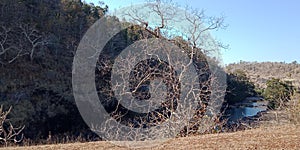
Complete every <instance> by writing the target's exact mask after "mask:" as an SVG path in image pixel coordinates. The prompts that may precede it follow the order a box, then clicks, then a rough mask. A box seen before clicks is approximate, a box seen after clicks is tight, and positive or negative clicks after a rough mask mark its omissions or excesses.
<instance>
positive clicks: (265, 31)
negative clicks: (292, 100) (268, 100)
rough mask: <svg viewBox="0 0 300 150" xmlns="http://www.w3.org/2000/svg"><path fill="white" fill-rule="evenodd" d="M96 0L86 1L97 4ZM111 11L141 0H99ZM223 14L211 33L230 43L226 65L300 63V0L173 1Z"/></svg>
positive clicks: (208, 13)
mask: <svg viewBox="0 0 300 150" xmlns="http://www.w3.org/2000/svg"><path fill="white" fill-rule="evenodd" d="M98 1H99V0H86V2H94V3H95V4H97V2H98ZM102 1H104V3H105V4H106V5H108V6H109V9H110V10H111V11H112V10H114V9H118V8H120V7H124V6H130V5H131V4H136V3H141V2H144V0H102ZM173 1H174V2H176V3H178V4H180V5H183V6H185V5H189V6H192V7H194V8H198V9H204V10H205V12H206V14H207V15H208V16H220V15H223V16H225V23H226V24H228V27H227V29H225V30H219V31H217V32H213V33H212V35H213V36H214V37H216V38H217V39H219V40H221V41H222V42H223V43H224V44H229V46H230V48H229V49H228V50H225V51H222V53H223V61H224V63H225V64H228V63H233V62H239V61H240V60H243V61H258V62H261V61H281V62H283V61H285V62H292V61H294V60H296V61H297V62H300V1H299V0H286V1H284V0H243V1H242V0H241V1H239V0H173Z"/></svg>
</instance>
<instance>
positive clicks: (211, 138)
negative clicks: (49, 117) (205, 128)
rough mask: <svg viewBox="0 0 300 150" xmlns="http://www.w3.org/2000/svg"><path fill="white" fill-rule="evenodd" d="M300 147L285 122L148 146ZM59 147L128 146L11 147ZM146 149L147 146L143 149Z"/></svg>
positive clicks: (299, 133)
mask: <svg viewBox="0 0 300 150" xmlns="http://www.w3.org/2000/svg"><path fill="white" fill-rule="evenodd" d="M299 147H300V127H299V126H295V125H281V126H276V127H268V128H266V127H260V128H258V129H252V130H245V131H238V132H234V133H222V134H208V135H201V136H193V137H185V138H177V139H171V140H169V141H167V142H165V143H164V144H162V145H160V146H158V147H152V148H148V149H297V148H299ZM29 149H31V150H35V149H36V150H38V149H45V150H54V149H55V150H56V149H73V150H79V149H90V150H94V149H97V150H100V149H127V148H126V147H120V146H116V145H113V144H111V143H109V142H89V143H72V144H57V145H42V146H31V147H9V148H7V150H29ZM143 149H145V148H143Z"/></svg>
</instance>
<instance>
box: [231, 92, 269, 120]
mask: <svg viewBox="0 0 300 150" xmlns="http://www.w3.org/2000/svg"><path fill="white" fill-rule="evenodd" d="M267 105H268V102H267V101H265V100H263V99H262V98H260V97H248V98H246V99H245V100H243V101H242V102H240V103H236V104H234V105H231V106H229V107H228V108H227V110H226V112H225V115H226V116H228V122H229V123H234V122H237V121H238V120H240V119H242V118H244V117H251V116H255V115H257V114H258V113H259V112H261V111H266V110H267Z"/></svg>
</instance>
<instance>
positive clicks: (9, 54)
mask: <svg viewBox="0 0 300 150" xmlns="http://www.w3.org/2000/svg"><path fill="white" fill-rule="evenodd" d="M49 44H51V39H50V38H48V37H47V36H45V35H43V34H42V33H40V32H39V31H38V30H37V29H36V28H35V26H34V25H32V24H23V23H16V24H15V25H14V26H10V27H8V26H7V25H0V63H1V64H2V65H4V64H6V63H9V64H10V63H13V62H14V61H15V60H17V59H18V58H20V57H22V56H26V55H27V56H28V55H29V57H30V60H33V57H34V54H35V52H36V50H37V49H39V48H40V49H41V48H42V47H43V46H46V45H49Z"/></svg>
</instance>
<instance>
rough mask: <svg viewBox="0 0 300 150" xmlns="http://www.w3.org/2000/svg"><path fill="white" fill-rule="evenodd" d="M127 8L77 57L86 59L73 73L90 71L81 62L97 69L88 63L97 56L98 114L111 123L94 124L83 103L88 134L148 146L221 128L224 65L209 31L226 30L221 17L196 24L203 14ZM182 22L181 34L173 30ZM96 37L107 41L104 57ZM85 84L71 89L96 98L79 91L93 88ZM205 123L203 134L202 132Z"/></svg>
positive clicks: (155, 6) (87, 40) (88, 39)
mask: <svg viewBox="0 0 300 150" xmlns="http://www.w3.org/2000/svg"><path fill="white" fill-rule="evenodd" d="M126 10H127V11H125V13H123V14H122V15H123V18H124V20H125V21H124V22H120V23H119V24H120V25H113V24H111V25H110V24H109V23H110V22H113V21H112V20H113V19H112V20H110V19H111V18H113V17H107V18H105V19H103V20H101V21H100V22H99V23H100V24H99V25H96V26H95V27H97V28H95V29H93V28H92V29H90V30H89V31H88V32H87V35H86V36H85V37H83V41H82V43H81V44H80V45H79V50H78V51H77V53H78V52H79V53H81V54H85V55H86V56H88V57H87V58H88V59H86V60H85V59H75V60H77V61H79V62H75V65H74V66H77V67H75V68H76V70H75V69H74V70H73V72H74V74H75V75H76V73H79V74H82V73H84V72H85V71H86V70H85V69H81V68H85V67H84V66H80V67H78V64H77V63H79V65H82V64H84V65H85V64H87V66H92V64H89V60H91V59H92V58H95V57H97V59H96V61H97V64H96V72H95V75H96V77H95V78H96V80H91V81H92V82H95V81H96V89H97V94H98V97H99V98H100V101H101V104H102V106H103V107H104V108H105V112H101V113H102V114H104V113H107V117H106V118H104V120H101V119H100V120H101V121H100V122H97V120H99V119H97V117H98V116H93V114H94V113H95V112H93V111H96V112H97V111H99V108H98V107H97V106H95V105H96V104H95V103H93V102H92V101H89V102H86V101H84V103H81V102H82V101H81V102H80V104H82V105H83V106H86V107H82V108H88V109H83V110H82V111H83V112H82V114H84V115H85V114H87V118H88V119H87V123H88V125H89V126H90V127H91V129H92V130H93V131H95V132H96V133H98V134H100V135H102V136H104V138H106V139H108V140H118V141H124V140H125V141H127V140H130V141H151V140H153V139H167V138H172V137H175V136H186V135H189V134H197V133H199V132H201V133H205V132H209V131H212V130H213V129H214V127H216V126H218V125H220V126H221V125H222V123H223V122H222V121H220V120H219V117H220V114H219V113H218V112H217V111H215V110H216V109H220V106H221V105H222V102H223V99H224V94H225V89H226V86H225V85H224V84H226V83H224V82H226V79H225V80H224V78H222V77H224V76H225V74H224V72H223V71H222V69H221V67H220V66H219V64H218V63H219V62H218V61H216V60H215V59H214V58H212V57H210V56H208V55H209V54H210V53H211V54H212V55H211V56H216V55H213V54H218V52H219V48H220V45H218V44H217V43H214V40H213V39H212V38H211V36H210V35H209V32H208V31H210V30H214V29H218V28H221V27H223V25H222V24H223V19H222V17H221V18H210V19H209V20H210V21H209V22H208V23H211V24H209V25H208V27H205V23H203V22H201V21H203V20H198V19H201V18H202V17H204V14H203V13H201V12H200V13H198V14H197V15H196V17H195V15H191V14H189V13H187V12H186V11H183V10H178V9H177V7H174V5H171V6H170V5H164V4H163V3H162V2H161V1H156V2H154V3H148V4H146V5H142V6H140V7H139V6H135V7H132V8H131V9H130V8H129V9H128V8H126ZM141 10H143V11H141ZM195 12H196V11H195ZM117 13H118V12H116V14H117ZM149 14H150V16H152V17H149ZM201 15H203V16H201ZM153 16H154V17H153ZM118 17H120V16H118ZM151 19H154V20H151ZM126 20H128V21H126ZM212 20H215V21H212ZM151 21H153V22H151ZM128 22H131V23H128ZM181 22H184V23H185V24H184V25H183V27H182V28H183V29H184V31H183V32H182V31H181V32H176V31H177V29H178V28H176V27H175V26H173V25H174V24H177V23H178V24H180V23H181ZM116 24H117V23H116ZM102 26H105V28H101V27H102ZM114 26H115V29H114ZM99 28H100V29H99ZM120 28H121V29H120ZM102 29H103V30H104V31H102ZM99 31H101V32H100V33H99ZM95 33H97V34H96V35H95V36H96V37H97V38H96V37H95V36H93V34H95ZM98 33H99V35H98ZM110 34H111V35H110ZM98 37H99V39H100V40H101V39H108V41H107V42H106V44H105V45H104V48H103V49H102V51H101V52H99V55H98V54H97V53H95V52H97V48H99V47H101V46H99V45H98V43H99V41H100V40H99V39H98ZM95 39H96V40H95ZM91 49H92V51H88V50H91ZM81 50H82V51H81ZM83 50H84V51H83ZM86 53H88V54H86ZM98 56H99V57H98ZM75 57H76V56H75ZM216 57H218V56H216ZM80 70H81V71H80ZM82 78H90V76H87V77H85V76H84V77H80V78H78V80H77V79H76V80H74V81H76V82H79V83H80V84H79V86H80V87H79V89H77V87H76V86H74V87H75V90H74V91H79V92H80V93H82V90H88V92H91V91H89V90H92V89H89V88H84V89H80V88H81V87H85V85H86V86H89V85H91V83H90V81H89V82H82V80H81V79H82ZM220 80H222V81H224V82H222V81H220ZM89 99H91V100H92V99H94V97H90V98H89ZM212 99H213V100H212ZM87 103H91V106H88V104H87ZM80 107H81V106H80ZM94 107H95V108H94ZM94 117H95V118H94ZM84 118H85V117H84ZM206 123H209V126H208V127H207V128H206V131H199V129H204V127H203V125H205V124H206ZM208 130H209V131H208Z"/></svg>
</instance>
